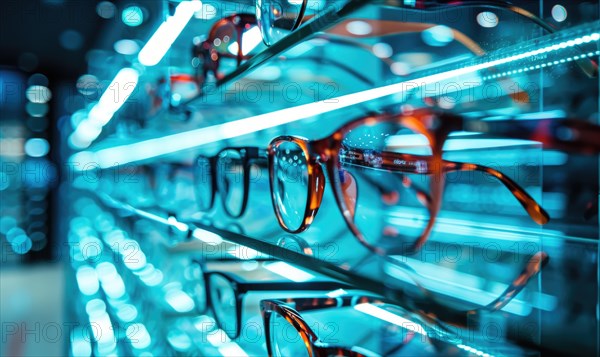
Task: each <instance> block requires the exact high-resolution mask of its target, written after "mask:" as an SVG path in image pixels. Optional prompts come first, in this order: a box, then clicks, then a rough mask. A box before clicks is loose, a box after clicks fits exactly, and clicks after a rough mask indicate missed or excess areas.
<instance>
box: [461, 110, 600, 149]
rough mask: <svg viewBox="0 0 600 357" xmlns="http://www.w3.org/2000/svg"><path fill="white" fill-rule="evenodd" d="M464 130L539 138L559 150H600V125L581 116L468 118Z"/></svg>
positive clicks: (529, 138) (522, 137) (549, 146)
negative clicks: (579, 117)
mask: <svg viewBox="0 0 600 357" xmlns="http://www.w3.org/2000/svg"><path fill="white" fill-rule="evenodd" d="M462 129H463V130H465V131H474V132H481V133H489V134H493V135H498V136H504V137H509V138H515V139H524V140H533V141H539V142H541V143H542V144H543V145H544V146H545V147H546V148H551V149H556V150H563V151H571V152H575V153H581V154H591V155H596V154H598V153H600V126H599V125H596V124H592V123H589V122H586V121H584V120H579V119H530V120H528V119H502V120H465V121H464V123H463V128H462Z"/></svg>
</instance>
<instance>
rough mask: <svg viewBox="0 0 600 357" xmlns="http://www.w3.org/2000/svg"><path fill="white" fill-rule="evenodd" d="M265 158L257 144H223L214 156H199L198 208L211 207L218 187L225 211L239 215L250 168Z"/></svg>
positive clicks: (245, 200)
mask: <svg viewBox="0 0 600 357" xmlns="http://www.w3.org/2000/svg"><path fill="white" fill-rule="evenodd" d="M265 158H266V153H265V151H264V150H260V149H259V148H257V147H237V148H225V149H223V150H221V151H220V152H219V153H218V154H217V155H215V156H213V157H206V156H198V158H197V159H196V162H195V164H194V177H195V183H194V187H195V191H196V198H197V202H198V207H199V209H200V210H202V211H208V210H210V209H211V208H212V207H213V205H214V201H215V194H216V192H217V191H218V192H219V195H220V196H221V202H222V204H223V209H224V210H225V212H226V213H227V214H228V215H229V216H230V217H233V218H238V217H241V216H242V215H243V214H244V212H245V211H246V206H247V203H248V191H249V186H250V180H251V176H252V168H253V167H255V166H254V165H255V164H257V163H259V162H260V161H262V159H265ZM258 169H260V168H258Z"/></svg>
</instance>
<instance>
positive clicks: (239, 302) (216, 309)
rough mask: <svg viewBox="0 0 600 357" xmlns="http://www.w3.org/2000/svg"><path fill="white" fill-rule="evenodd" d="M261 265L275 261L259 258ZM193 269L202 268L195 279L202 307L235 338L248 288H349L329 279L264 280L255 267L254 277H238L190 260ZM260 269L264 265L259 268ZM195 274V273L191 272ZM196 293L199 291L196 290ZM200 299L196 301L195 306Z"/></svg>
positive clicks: (258, 289) (327, 289)
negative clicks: (210, 311)
mask: <svg viewBox="0 0 600 357" xmlns="http://www.w3.org/2000/svg"><path fill="white" fill-rule="evenodd" d="M232 263H233V264H235V265H237V264H238V263H239V264H243V263H244V262H242V261H232ZM260 263H262V267H264V266H265V264H278V263H277V262H276V261H274V260H268V261H260ZM194 265H195V269H194V271H204V273H203V274H202V275H201V276H202V277H201V278H198V279H197V282H198V284H197V286H198V288H197V289H204V291H205V292H206V293H205V296H206V300H205V301H206V303H205V305H204V310H205V311H206V310H208V307H210V308H211V309H212V312H213V314H214V317H215V321H216V322H217V325H218V326H219V327H220V328H221V329H223V330H224V331H225V332H226V333H227V335H228V336H229V337H230V338H232V339H235V338H237V337H238V336H239V335H240V332H241V329H242V326H241V321H242V308H243V301H244V297H245V295H246V294H247V293H248V292H252V291H263V292H265V291H271V292H277V291H286V292H289V291H299V292H300V291H332V290H337V289H349V288H350V286H349V285H347V284H344V283H341V282H337V281H333V280H314V281H307V282H294V281H284V280H278V281H274V280H266V278H265V277H264V276H263V277H261V276H260V275H259V270H255V272H256V273H258V274H257V275H256V278H252V277H250V278H252V280H249V278H248V277H247V276H246V277H241V276H240V275H238V274H236V273H234V272H226V271H207V267H206V264H205V262H203V261H200V260H194ZM261 269H264V268H261ZM194 276H195V277H198V276H199V274H194ZM196 295H200V294H199V293H196ZM201 303H203V302H200V303H199V304H198V306H199V307H201V306H202V305H200V304H201Z"/></svg>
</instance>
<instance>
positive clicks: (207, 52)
mask: <svg viewBox="0 0 600 357" xmlns="http://www.w3.org/2000/svg"><path fill="white" fill-rule="evenodd" d="M258 31H259V30H258V27H257V24H256V16H255V15H254V14H235V15H231V16H227V17H225V18H222V19H221V20H219V21H217V22H216V23H215V24H214V25H213V26H212V27H211V29H210V31H209V33H208V38H207V39H206V40H205V41H202V42H198V43H196V44H195V45H194V47H193V50H192V55H193V56H194V58H195V59H197V60H194V61H195V62H193V64H194V65H195V66H196V67H197V68H198V75H197V80H198V83H199V84H200V85H202V84H203V83H204V82H205V80H206V77H207V75H208V74H209V73H212V74H213V75H214V76H215V78H216V79H221V78H222V75H221V74H220V73H219V67H220V65H221V61H222V60H223V59H232V60H235V63H236V64H237V66H239V65H240V64H241V63H242V61H243V60H246V59H248V58H250V57H251V56H250V55H249V53H250V52H251V51H252V50H253V49H254V48H255V47H256V46H257V45H258V44H259V42H260V37H258V38H259V40H258V41H256V38H257V36H258V35H259V34H258V33H257V32H258ZM252 32H256V35H251V33H252ZM244 38H248V40H247V41H246V42H244ZM198 61H199V62H198Z"/></svg>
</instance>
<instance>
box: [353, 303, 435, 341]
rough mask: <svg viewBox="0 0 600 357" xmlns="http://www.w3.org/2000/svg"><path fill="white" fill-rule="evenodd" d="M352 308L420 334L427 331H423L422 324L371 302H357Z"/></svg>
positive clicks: (424, 333)
mask: <svg viewBox="0 0 600 357" xmlns="http://www.w3.org/2000/svg"><path fill="white" fill-rule="evenodd" d="M354 309H355V310H358V311H360V312H362V313H364V314H367V315H371V316H373V317H376V318H378V319H380V320H383V321H386V322H389V323H391V324H394V325H396V326H400V327H402V328H405V329H407V330H410V331H412V332H416V333H419V334H421V335H427V332H426V331H425V329H424V328H423V326H421V325H419V324H418V323H416V322H413V321H410V320H408V319H405V318H404V317H402V316H399V315H396V314H394V313H392V312H389V311H387V310H384V309H382V308H380V307H379V306H375V305H373V304H368V303H367V304H358V305H355V306H354Z"/></svg>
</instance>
